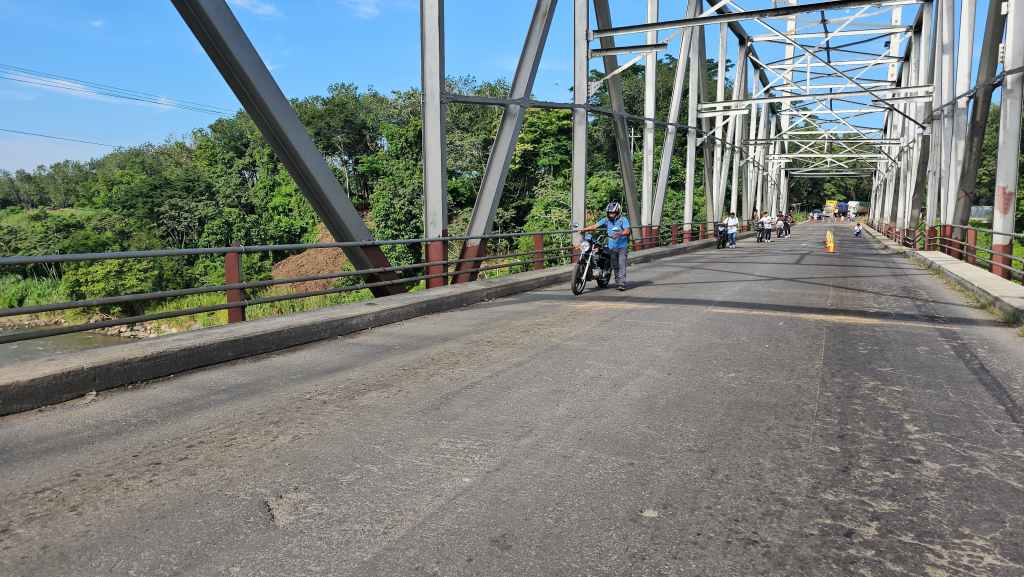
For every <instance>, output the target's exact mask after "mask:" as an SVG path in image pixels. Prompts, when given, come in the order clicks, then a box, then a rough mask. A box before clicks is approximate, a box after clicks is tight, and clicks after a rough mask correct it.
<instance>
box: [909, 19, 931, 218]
mask: <svg viewBox="0 0 1024 577" xmlns="http://www.w3.org/2000/svg"><path fill="white" fill-rule="evenodd" d="M919 10H920V11H921V32H920V38H919V41H918V42H917V45H916V48H915V49H914V52H915V53H916V61H917V66H918V68H917V70H918V74H917V82H918V84H920V85H927V84H931V83H932V78H933V74H934V66H933V65H932V62H933V60H932V59H933V57H934V56H935V50H934V47H933V45H934V43H935V34H934V33H933V26H932V23H933V21H932V4H931V3H926V4H922V5H921V7H920V8H919ZM916 110H917V121H918V122H920V123H922V124H925V123H926V122H927V119H928V117H929V116H930V115H931V103H930V102H927V101H924V102H918V103H917V107H916ZM931 143H932V140H931V135H930V134H928V133H926V132H925V131H924V129H923V128H916V137H915V141H914V161H913V164H912V165H911V174H910V180H911V182H910V184H911V186H912V189H913V190H912V192H911V199H910V212H911V214H912V215H913V220H912V221H911V223H910V224H911V226H912V227H913V228H914V230H917V227H918V224H919V223H920V221H921V220H924V221H925V222H928V217H927V215H926V214H925V212H926V211H927V210H928V207H927V202H926V199H927V198H928V194H929V193H928V183H929V180H930V174H929V170H928V166H929V161H930V159H931V154H930V152H931V148H932V144H931ZM925 238H927V235H926V237H925Z"/></svg>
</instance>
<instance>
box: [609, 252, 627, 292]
mask: <svg viewBox="0 0 1024 577" xmlns="http://www.w3.org/2000/svg"><path fill="white" fill-rule="evenodd" d="M608 252H609V253H611V257H612V268H613V269H614V270H615V284H621V285H624V284H626V257H627V256H628V254H629V247H622V248H609V249H608Z"/></svg>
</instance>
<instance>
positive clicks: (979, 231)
mask: <svg viewBox="0 0 1024 577" xmlns="http://www.w3.org/2000/svg"><path fill="white" fill-rule="evenodd" d="M1003 237H1005V240H1004V241H1003V242H1002V243H997V242H995V239H996V238H1003ZM931 238H932V239H933V242H932V243H931V247H932V250H939V251H941V252H944V253H946V254H948V255H950V256H952V257H955V258H958V259H960V260H963V261H965V262H968V263H970V264H973V265H977V266H979V267H981V268H984V269H988V270H990V271H991V272H993V273H995V274H998V275H999V276H1002V277H1004V278H1009V279H1012V280H1016V281H1018V282H1024V251H1019V250H1018V251H1017V254H1014V252H1012V248H1011V251H1006V250H1000V249H998V248H996V247H997V246H1006V245H1010V246H1011V247H1021V246H1024V242H1022V241H1024V234H1021V233H1013V234H1008V233H999V232H995V231H993V230H992V229H989V228H982V227H978V226H961V225H956V224H947V225H943V226H941V227H933V229H932V231H931ZM1011 239H1012V240H1013V241H1014V242H1009V241H1010V240H1011Z"/></svg>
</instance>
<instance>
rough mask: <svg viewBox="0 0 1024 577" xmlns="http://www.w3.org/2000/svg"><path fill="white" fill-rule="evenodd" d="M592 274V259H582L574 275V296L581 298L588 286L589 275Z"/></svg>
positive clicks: (577, 264)
mask: <svg viewBox="0 0 1024 577" xmlns="http://www.w3.org/2000/svg"><path fill="white" fill-rule="evenodd" d="M589 274H590V259H589V258H580V261H579V262H578V263H576V271H575V272H574V273H573V275H572V294H574V295H576V296H579V295H581V294H583V289H584V288H586V286H587V275H589Z"/></svg>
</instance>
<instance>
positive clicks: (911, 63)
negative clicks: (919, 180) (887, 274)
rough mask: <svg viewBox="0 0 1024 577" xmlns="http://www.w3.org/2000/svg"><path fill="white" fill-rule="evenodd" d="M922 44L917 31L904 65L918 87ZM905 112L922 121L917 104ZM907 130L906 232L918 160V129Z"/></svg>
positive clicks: (903, 190) (903, 223)
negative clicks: (915, 165)
mask: <svg viewBox="0 0 1024 577" xmlns="http://www.w3.org/2000/svg"><path fill="white" fill-rule="evenodd" d="M920 44H921V32H920V30H915V31H914V32H912V33H911V35H910V42H909V43H908V45H907V53H906V60H905V64H904V66H908V67H909V69H910V70H909V72H908V73H907V80H906V82H907V83H908V84H910V85H913V86H917V85H918V83H919V82H920V80H919V78H918V76H919V73H920V72H919V67H918V60H917V52H918V49H919V46H920ZM903 111H904V113H906V114H908V115H910V116H912V117H913V118H914V119H915V120H917V121H918V122H920V119H919V117H918V114H917V104H916V103H908V104H906V105H905V106H904V108H903ZM906 129H907V131H908V133H907V134H905V136H904V139H903V140H902V141H901V142H900V146H901V147H906V148H902V151H903V155H904V157H903V159H902V160H903V176H902V178H901V180H902V182H903V186H901V187H900V189H901V192H900V202H901V203H902V204H901V209H900V212H901V213H902V214H903V219H902V220H901V221H900V224H899V226H900V228H902V229H905V230H907V229H910V228H911V227H910V221H911V200H912V198H913V195H914V162H916V160H917V156H916V155H917V132H918V127H917V126H916V125H914V124H911V123H907V124H906Z"/></svg>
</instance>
